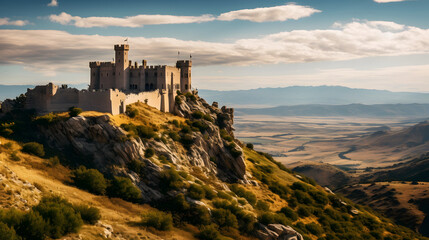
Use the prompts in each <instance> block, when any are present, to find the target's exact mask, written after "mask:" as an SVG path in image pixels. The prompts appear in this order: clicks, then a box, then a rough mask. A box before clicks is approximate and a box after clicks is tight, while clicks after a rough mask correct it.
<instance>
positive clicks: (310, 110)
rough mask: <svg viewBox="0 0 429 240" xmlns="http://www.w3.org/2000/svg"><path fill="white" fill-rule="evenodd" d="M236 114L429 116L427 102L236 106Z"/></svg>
mask: <svg viewBox="0 0 429 240" xmlns="http://www.w3.org/2000/svg"><path fill="white" fill-rule="evenodd" d="M235 113H236V115H238V116H239V115H271V116H321V117H330V116H343V117H429V104H417V103H414V104H374V105H363V104H349V105H318V104H312V105H295V106H280V107H272V108H236V109H235Z"/></svg>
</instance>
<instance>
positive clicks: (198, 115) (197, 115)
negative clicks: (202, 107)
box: [192, 111, 204, 119]
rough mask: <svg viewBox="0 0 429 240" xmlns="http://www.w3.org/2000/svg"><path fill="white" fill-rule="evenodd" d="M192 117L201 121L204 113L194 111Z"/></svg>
mask: <svg viewBox="0 0 429 240" xmlns="http://www.w3.org/2000/svg"><path fill="white" fill-rule="evenodd" d="M192 117H193V118H195V119H201V118H203V117H204V113H203V112H201V111H194V112H193V113H192Z"/></svg>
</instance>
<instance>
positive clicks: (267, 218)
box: [258, 212, 290, 225]
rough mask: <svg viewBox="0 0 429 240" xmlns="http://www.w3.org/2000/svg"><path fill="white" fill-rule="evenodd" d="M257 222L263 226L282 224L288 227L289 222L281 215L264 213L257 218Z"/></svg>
mask: <svg viewBox="0 0 429 240" xmlns="http://www.w3.org/2000/svg"><path fill="white" fill-rule="evenodd" d="M258 221H259V222H260V223H262V224H264V225H268V224H277V223H278V224H283V225H289V224H290V221H288V220H287V219H286V217H285V216H284V215H283V214H282V213H272V212H264V213H262V214H261V215H259V216H258Z"/></svg>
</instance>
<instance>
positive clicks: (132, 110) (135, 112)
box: [125, 105, 139, 118]
mask: <svg viewBox="0 0 429 240" xmlns="http://www.w3.org/2000/svg"><path fill="white" fill-rule="evenodd" d="M125 113H126V114H127V115H128V117H130V118H135V117H136V116H137V115H138V114H139V111H138V110H137V109H135V108H133V107H131V106H130V105H128V106H127V110H125Z"/></svg>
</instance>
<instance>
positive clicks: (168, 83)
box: [25, 44, 192, 115]
mask: <svg viewBox="0 0 429 240" xmlns="http://www.w3.org/2000/svg"><path fill="white" fill-rule="evenodd" d="M129 49H130V47H129V45H128V44H123V45H115V47H114V50H115V61H114V62H90V63H89V67H90V69H91V70H90V84H89V88H88V89H87V90H77V89H75V88H68V87H67V85H62V86H57V85H55V84H52V83H49V84H47V85H43V86H36V87H35V88H34V89H27V93H26V94H25V95H26V97H27V98H26V102H25V108H26V109H35V110H36V111H37V112H38V113H49V112H63V111H67V110H68V109H69V108H70V107H72V106H73V107H79V108H82V109H83V110H84V111H98V112H107V113H111V114H113V115H116V114H120V113H124V112H125V110H126V106H127V105H129V104H132V103H135V102H138V101H140V102H145V103H147V104H148V105H150V106H152V107H155V108H157V109H159V110H161V111H163V112H171V111H173V108H174V104H175V97H176V95H177V91H178V90H179V91H180V92H189V91H191V87H192V85H191V83H192V82H191V68H192V61H190V60H186V61H185V60H180V61H177V62H176V66H166V65H158V66H147V62H146V60H143V61H142V65H140V66H139V64H138V63H137V62H135V63H134V64H133V63H132V61H130V60H128V51H129Z"/></svg>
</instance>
